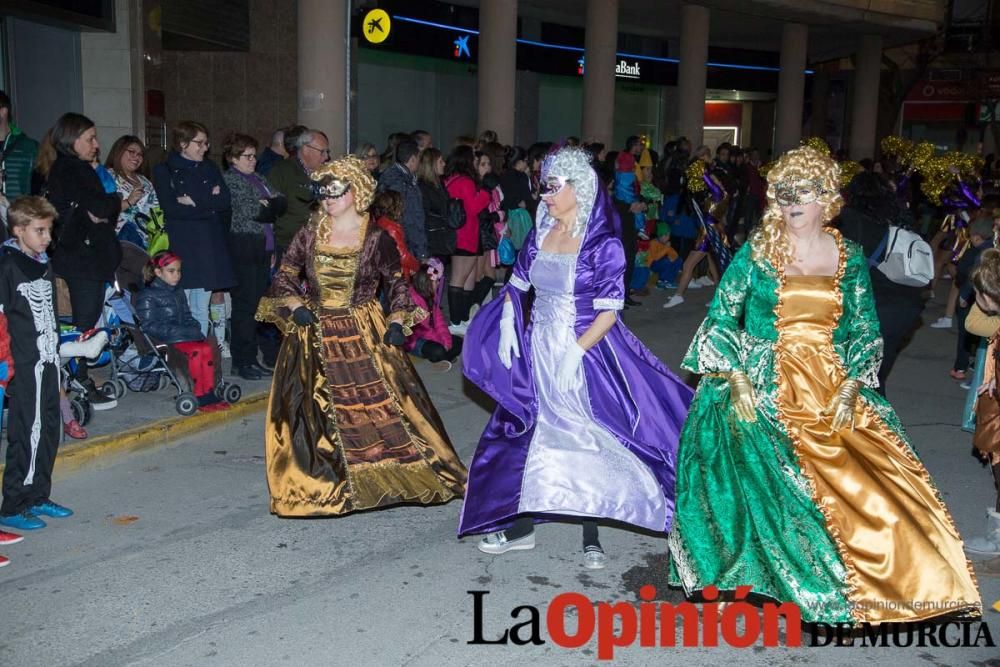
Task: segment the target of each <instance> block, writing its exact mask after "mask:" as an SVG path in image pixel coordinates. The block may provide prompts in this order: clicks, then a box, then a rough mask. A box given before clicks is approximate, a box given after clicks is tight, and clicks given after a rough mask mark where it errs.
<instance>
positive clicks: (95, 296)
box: [66, 278, 105, 380]
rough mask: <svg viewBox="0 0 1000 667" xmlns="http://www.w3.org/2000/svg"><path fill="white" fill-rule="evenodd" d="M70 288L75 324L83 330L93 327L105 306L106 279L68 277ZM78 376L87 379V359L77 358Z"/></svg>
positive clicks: (70, 301) (80, 378) (67, 284)
mask: <svg viewBox="0 0 1000 667" xmlns="http://www.w3.org/2000/svg"><path fill="white" fill-rule="evenodd" d="M66 286H67V287H68V288H69V303H70V308H72V309H73V326H74V327H76V328H77V329H79V330H80V331H81V332H84V331H87V330H88V329H93V328H94V325H96V324H97V322H98V320H100V319H101V310H102V309H103V308H104V289H105V288H104V281H102V280H88V279H86V278H66ZM75 375H76V378H77V379H78V380H86V379H87V377H88V373H87V359H84V358H83V357H80V358H79V359H77V360H76V373H75Z"/></svg>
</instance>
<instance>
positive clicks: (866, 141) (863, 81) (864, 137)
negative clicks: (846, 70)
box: [850, 35, 882, 160]
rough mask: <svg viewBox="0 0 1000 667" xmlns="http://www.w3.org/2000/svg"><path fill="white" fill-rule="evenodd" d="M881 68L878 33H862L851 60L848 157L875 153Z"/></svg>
mask: <svg viewBox="0 0 1000 667" xmlns="http://www.w3.org/2000/svg"><path fill="white" fill-rule="evenodd" d="M881 71H882V37H881V35H862V36H861V42H860V44H859V46H858V52H857V54H856V55H855V59H854V86H853V91H852V95H851V96H852V98H853V99H852V101H851V144H850V150H851V159H853V160H863V159H864V158H870V157H874V156H875V124H876V118H877V117H878V85H879V76H880V74H881Z"/></svg>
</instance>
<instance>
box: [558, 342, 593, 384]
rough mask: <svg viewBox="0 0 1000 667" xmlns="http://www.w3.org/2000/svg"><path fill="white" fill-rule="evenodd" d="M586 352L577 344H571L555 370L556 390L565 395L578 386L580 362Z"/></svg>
mask: <svg viewBox="0 0 1000 667" xmlns="http://www.w3.org/2000/svg"><path fill="white" fill-rule="evenodd" d="M584 354H586V351H585V350H584V349H583V348H582V347H580V345H579V344H578V343H572V344H571V345H570V346H569V348H568V349H567V350H566V354H564V355H563V358H562V360H561V361H560V362H559V368H558V369H557V370H556V389H557V390H558V391H560V392H562V393H566V392H568V391H571V390H573V389H576V388H577V387H579V386H580V379H581V377H580V373H579V370H580V362H581V361H583V355H584Z"/></svg>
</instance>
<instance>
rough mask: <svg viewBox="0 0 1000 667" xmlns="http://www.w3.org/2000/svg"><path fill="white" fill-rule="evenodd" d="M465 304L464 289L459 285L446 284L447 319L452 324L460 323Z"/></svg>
mask: <svg viewBox="0 0 1000 667" xmlns="http://www.w3.org/2000/svg"><path fill="white" fill-rule="evenodd" d="M464 304H465V290H464V289H462V288H461V287H453V286H452V285H448V321H450V322H451V323H452V324H460V323H461V322H462V321H463V320H462V315H463V312H462V311H463V306H464Z"/></svg>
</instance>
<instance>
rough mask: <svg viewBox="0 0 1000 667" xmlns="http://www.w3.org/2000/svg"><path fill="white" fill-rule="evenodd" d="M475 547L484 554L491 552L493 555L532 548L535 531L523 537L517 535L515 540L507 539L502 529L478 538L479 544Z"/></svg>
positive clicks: (533, 546)
mask: <svg viewBox="0 0 1000 667" xmlns="http://www.w3.org/2000/svg"><path fill="white" fill-rule="evenodd" d="M476 548H477V549H479V550H480V551H482V552H483V553H484V554H493V555H494V556H499V555H500V554H505V553H507V552H508V551H527V550H528V549H534V548H535V531H531V532H530V533H528V534H527V535H525V536H524V537H519V538H517V539H516V540H508V539H507V534H506V533H505V532H504V531H502V530H501V531H500V532H498V533H490V534H489V535H487V536H486V537H484V538H483V539H481V540H479V544H477V545H476Z"/></svg>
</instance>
